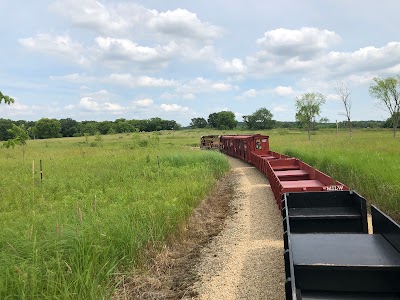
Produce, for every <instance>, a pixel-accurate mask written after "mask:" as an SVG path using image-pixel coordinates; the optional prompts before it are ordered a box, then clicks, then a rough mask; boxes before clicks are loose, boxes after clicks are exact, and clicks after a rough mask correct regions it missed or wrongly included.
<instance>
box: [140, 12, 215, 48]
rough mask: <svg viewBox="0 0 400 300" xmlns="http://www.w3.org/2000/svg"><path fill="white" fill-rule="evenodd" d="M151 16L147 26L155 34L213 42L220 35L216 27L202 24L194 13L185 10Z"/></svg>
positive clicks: (154, 13)
mask: <svg viewBox="0 0 400 300" xmlns="http://www.w3.org/2000/svg"><path fill="white" fill-rule="evenodd" d="M152 13H153V16H152V18H151V19H150V20H149V21H148V25H149V27H150V28H151V29H153V30H154V31H156V32H159V33H163V34H166V35H170V36H173V37H174V38H179V39H180V38H188V39H192V40H206V41H207V40H213V39H216V38H218V37H219V36H220V35H221V29H220V28H218V27H217V26H214V25H211V24H208V23H206V22H202V21H201V20H200V19H199V18H198V17H197V15H196V14H195V13H192V12H190V11H187V10H186V9H181V8H178V9H175V10H172V11H171V10H168V11H166V12H157V11H156V10H153V11H152Z"/></svg>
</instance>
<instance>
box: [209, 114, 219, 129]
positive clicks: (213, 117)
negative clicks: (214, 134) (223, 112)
mask: <svg viewBox="0 0 400 300" xmlns="http://www.w3.org/2000/svg"><path fill="white" fill-rule="evenodd" d="M207 122H208V126H210V127H211V128H217V127H218V124H217V113H212V114H209V116H208V120H207Z"/></svg>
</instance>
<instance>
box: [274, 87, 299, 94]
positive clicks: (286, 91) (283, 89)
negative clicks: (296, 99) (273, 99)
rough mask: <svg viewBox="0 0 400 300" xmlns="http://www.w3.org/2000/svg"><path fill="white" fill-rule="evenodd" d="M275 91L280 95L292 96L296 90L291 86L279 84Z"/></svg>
mask: <svg viewBox="0 0 400 300" xmlns="http://www.w3.org/2000/svg"><path fill="white" fill-rule="evenodd" d="M273 91H274V93H275V94H277V95H279V96H291V95H293V94H294V91H293V89H292V87H291V86H277V87H276V88H274V89H273Z"/></svg>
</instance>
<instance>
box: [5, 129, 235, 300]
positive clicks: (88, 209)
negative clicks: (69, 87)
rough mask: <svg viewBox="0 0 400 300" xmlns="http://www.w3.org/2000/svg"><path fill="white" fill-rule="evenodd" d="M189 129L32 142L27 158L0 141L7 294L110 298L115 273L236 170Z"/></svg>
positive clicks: (177, 223) (136, 263)
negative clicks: (191, 143)
mask: <svg viewBox="0 0 400 300" xmlns="http://www.w3.org/2000/svg"><path fill="white" fill-rule="evenodd" d="M165 136H175V134H169V133H168V134H165ZM180 136H181V135H177V136H176V138H175V139H173V138H172V139H168V140H167V139H165V138H164V135H163V134H161V135H154V134H136V135H133V136H132V135H131V134H129V135H126V134H123V135H121V134H120V135H113V136H105V137H103V141H102V142H100V143H97V144H96V143H94V138H93V137H91V138H90V142H89V144H87V143H84V141H85V138H84V137H82V138H68V139H53V140H42V141H28V147H27V151H26V154H25V161H24V162H23V161H22V153H21V151H20V149H19V147H16V148H15V149H5V148H2V149H0V169H1V170H2V173H1V179H2V180H1V181H0V226H1V228H2V230H1V231H0V266H1V270H2V272H1V275H0V299H57V298H58V299H102V298H109V297H110V295H111V293H112V292H113V288H114V286H115V284H116V282H115V274H116V273H124V272H129V271H131V270H132V267H135V266H136V267H138V266H140V263H141V261H142V260H143V249H144V248H146V247H148V246H152V245H154V246H157V245H159V244H160V243H161V242H162V241H163V240H165V239H166V238H167V237H168V236H169V235H171V234H174V233H176V232H177V231H178V230H179V228H180V226H181V225H182V224H183V223H184V222H185V220H186V219H187V217H188V216H189V215H190V213H191V211H192V210H193V208H194V207H195V206H196V205H197V204H198V203H199V201H200V200H201V199H202V198H203V197H204V196H205V195H207V193H209V192H210V189H211V188H212V187H213V185H214V183H215V181H216V179H217V178H218V177H220V176H221V175H223V174H224V173H225V172H226V171H227V169H228V163H227V161H226V159H225V158H224V157H223V156H222V155H221V154H219V153H215V152H211V151H193V150H191V149H190V147H187V146H186V144H185V142H178V140H179V137H180ZM183 136H185V134H184V133H183ZM171 142H172V144H171ZM40 159H41V160H42V162H43V182H41V181H40V176H39V172H38V169H39V160H40ZM33 160H34V161H35V173H34V175H33V174H32V161H33Z"/></svg>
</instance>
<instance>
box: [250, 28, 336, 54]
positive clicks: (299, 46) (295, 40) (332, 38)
mask: <svg viewBox="0 0 400 300" xmlns="http://www.w3.org/2000/svg"><path fill="white" fill-rule="evenodd" d="M339 41H340V37H339V35H337V34H336V33H335V32H333V31H329V30H321V29H318V28H313V27H303V28H300V29H294V30H292V29H286V28H279V29H274V30H270V31H267V32H265V33H264V36H263V37H262V38H259V39H257V44H258V45H259V46H261V47H262V49H265V50H266V51H268V52H269V53H271V54H272V55H276V56H284V57H300V58H301V59H302V60H303V59H305V60H308V59H310V58H313V57H314V56H315V54H316V53H318V52H320V51H322V50H326V49H328V48H329V47H330V46H332V45H334V44H336V43H337V42H339Z"/></svg>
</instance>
